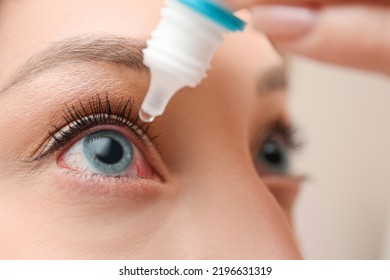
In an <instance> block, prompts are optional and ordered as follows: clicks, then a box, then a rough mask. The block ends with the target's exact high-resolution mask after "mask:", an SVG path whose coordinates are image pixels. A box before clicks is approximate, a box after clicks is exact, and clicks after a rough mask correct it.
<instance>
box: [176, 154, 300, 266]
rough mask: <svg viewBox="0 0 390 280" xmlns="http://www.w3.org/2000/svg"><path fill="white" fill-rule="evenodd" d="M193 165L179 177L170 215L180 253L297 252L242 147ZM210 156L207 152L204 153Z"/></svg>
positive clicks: (218, 255) (278, 254) (253, 254)
mask: <svg viewBox="0 0 390 280" xmlns="http://www.w3.org/2000/svg"><path fill="white" fill-rule="evenodd" d="M239 155H240V154H239V153H237V154H234V153H233V155H230V156H225V157H219V158H213V159H210V160H209V161H208V163H207V164H200V163H201V162H199V166H196V167H195V166H193V169H192V172H189V173H188V174H185V175H183V176H182V177H181V179H180V185H181V191H180V193H179V199H177V205H176V207H177V209H176V211H173V213H174V214H173V215H174V217H173V218H172V221H173V222H174V223H175V224H176V225H186V226H185V227H176V228H177V229H178V230H176V231H175V232H176V236H175V241H174V242H175V243H176V245H177V247H176V249H177V250H178V252H177V253H178V254H180V256H181V257H183V256H184V257H185V256H186V255H188V256H189V257H191V258H194V257H195V258H196V257H199V258H202V259H204V258H206V259H210V258H211V259H218V258H222V259H226V258H228V259H230V258H233V259H237V258H240V259H241V258H243V259H246V258H253V259H257V258H260V259H263V258H271V259H279V258H282V259H291V258H294V259H295V258H300V253H299V251H298V249H297V247H296V245H295V241H294V239H293V235H292V233H291V230H290V227H289V226H288V223H287V221H286V219H285V217H284V215H283V213H282V211H281V209H280V208H279V207H278V205H277V203H276V201H275V200H274V198H273V197H272V195H271V194H270V193H269V192H268V191H267V189H266V187H265V186H264V184H263V183H262V182H261V180H260V179H259V178H258V176H257V174H256V173H255V170H254V168H253V167H251V159H250V156H249V158H248V156H247V157H246V156H245V155H244V154H243V153H241V157H242V158H241V159H239V158H237V157H240V156H239ZM209 158H210V157H209Z"/></svg>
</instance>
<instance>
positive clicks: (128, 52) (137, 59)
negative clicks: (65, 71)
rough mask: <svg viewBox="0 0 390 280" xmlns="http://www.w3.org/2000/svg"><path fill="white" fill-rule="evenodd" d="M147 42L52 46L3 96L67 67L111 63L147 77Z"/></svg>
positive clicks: (103, 40) (107, 39) (105, 40)
mask: <svg viewBox="0 0 390 280" xmlns="http://www.w3.org/2000/svg"><path fill="white" fill-rule="evenodd" d="M145 47H146V43H145V41H143V40H138V39H132V38H123V37H117V36H111V35H107V36H99V37H96V36H88V37H75V38H69V39H65V40H62V41H59V42H54V43H51V44H50V45H49V46H48V47H47V48H45V49H43V50H42V51H40V52H38V53H37V54H36V55H34V56H33V57H31V58H30V59H29V60H28V61H27V62H26V63H24V64H23V65H22V66H21V67H20V68H19V69H18V70H17V72H16V73H15V74H14V75H13V76H12V77H11V79H10V81H9V82H8V83H6V85H5V87H4V88H3V89H1V90H0V95H1V94H2V93H4V92H6V91H8V90H9V89H11V88H13V87H14V86H16V85H18V84H21V83H23V82H26V81H30V80H32V79H33V78H34V77H35V76H37V75H39V74H40V73H41V72H43V71H46V70H48V69H50V68H54V67H57V66H60V65H63V64H70V63H80V62H110V63H115V64H118V65H123V66H125V67H127V68H130V69H132V70H135V71H139V72H145V73H147V72H148V71H149V70H148V68H147V67H146V66H145V65H144V64H143V62H142V57H143V55H142V50H143V49H144V48H145Z"/></svg>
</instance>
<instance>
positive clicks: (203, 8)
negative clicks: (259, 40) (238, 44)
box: [177, 0, 246, 32]
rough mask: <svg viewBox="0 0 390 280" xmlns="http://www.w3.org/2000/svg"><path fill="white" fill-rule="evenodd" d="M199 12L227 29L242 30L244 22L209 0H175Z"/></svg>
mask: <svg viewBox="0 0 390 280" xmlns="http://www.w3.org/2000/svg"><path fill="white" fill-rule="evenodd" d="M177 1H178V2H180V3H182V4H184V5H186V6H187V7H189V8H191V9H193V10H194V11H196V12H198V13H199V14H201V15H203V16H205V17H207V18H209V19H211V20H212V21H214V22H216V23H218V24H219V25H221V26H223V27H225V28H226V29H228V30H229V31H233V32H235V31H242V30H244V28H245V25H246V23H245V22H244V21H243V20H241V19H239V18H238V17H236V16H235V15H234V14H233V13H232V12H231V11H229V10H228V9H225V8H223V7H220V6H218V5H216V4H214V3H213V2H211V1H209V0H177Z"/></svg>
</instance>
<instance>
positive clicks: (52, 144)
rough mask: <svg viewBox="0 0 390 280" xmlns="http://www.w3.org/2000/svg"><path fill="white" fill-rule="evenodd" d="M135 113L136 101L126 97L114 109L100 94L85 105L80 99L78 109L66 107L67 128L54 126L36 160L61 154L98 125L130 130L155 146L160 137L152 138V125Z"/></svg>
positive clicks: (65, 119) (107, 99)
mask: <svg viewBox="0 0 390 280" xmlns="http://www.w3.org/2000/svg"><path fill="white" fill-rule="evenodd" d="M133 112H134V102H133V99H132V98H129V99H127V100H124V99H123V98H122V99H121V101H120V102H119V104H118V105H117V106H115V107H113V106H111V102H110V99H109V97H108V95H106V96H105V99H104V101H103V100H102V98H101V97H100V95H99V94H97V95H96V97H95V98H93V97H91V98H89V99H88V102H87V105H83V103H82V101H81V100H79V106H78V107H76V106H74V105H73V106H69V105H66V109H65V110H64V117H63V118H64V121H65V125H64V126H63V128H59V127H57V126H54V127H53V129H52V130H51V131H50V132H49V134H50V139H51V140H50V141H49V143H48V144H47V145H46V148H45V149H44V150H43V152H42V153H41V154H40V155H39V156H38V157H37V158H36V160H40V159H42V158H44V157H46V156H48V155H50V154H53V153H55V152H57V151H59V150H60V149H62V148H64V147H65V146H67V145H68V144H69V143H70V142H72V141H73V140H74V139H75V137H77V136H79V135H80V134H82V133H83V132H85V131H87V130H89V129H91V128H93V127H95V126H98V125H117V126H123V127H127V128H128V129H130V130H131V131H132V132H133V133H134V134H135V136H136V137H137V138H139V139H140V140H141V141H143V142H144V143H145V144H152V143H153V142H154V141H155V139H156V138H157V137H158V136H150V135H149V129H150V127H151V124H149V123H143V122H141V121H140V119H139V117H138V114H134V113H133ZM65 128H66V129H65Z"/></svg>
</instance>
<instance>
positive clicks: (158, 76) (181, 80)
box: [139, 0, 245, 122]
mask: <svg viewBox="0 0 390 280" xmlns="http://www.w3.org/2000/svg"><path fill="white" fill-rule="evenodd" d="M244 27H245V22H243V21H242V20H241V19H239V18H237V17H236V16H234V15H233V12H232V11H230V10H228V9H227V8H225V7H224V6H223V5H221V4H220V1H218V0H166V6H165V7H164V8H163V9H162V11H161V20H160V23H159V24H158V26H157V28H156V30H155V31H154V32H153V33H152V36H151V39H150V40H148V41H147V47H146V48H145V49H144V50H143V56H144V64H145V65H146V66H147V67H149V69H150V75H151V83H150V86H149V90H148V92H147V94H146V97H145V99H144V101H143V103H142V106H141V110H140V113H139V115H140V118H141V119H142V120H143V121H145V122H152V121H153V120H154V119H155V117H157V116H160V115H162V114H163V112H164V111H165V108H166V106H167V105H168V102H169V101H170V99H171V98H172V97H173V95H174V94H175V93H176V92H177V91H178V90H180V89H182V88H184V87H192V88H194V87H196V86H197V85H198V84H200V82H201V81H202V80H203V79H204V78H205V77H206V76H207V74H206V72H207V70H208V69H209V68H210V62H211V59H212V57H213V56H214V53H215V52H216V49H217V47H218V46H219V45H220V44H221V43H222V42H223V40H224V38H223V36H224V35H225V34H226V33H229V32H236V31H242V30H243V29H244Z"/></svg>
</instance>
